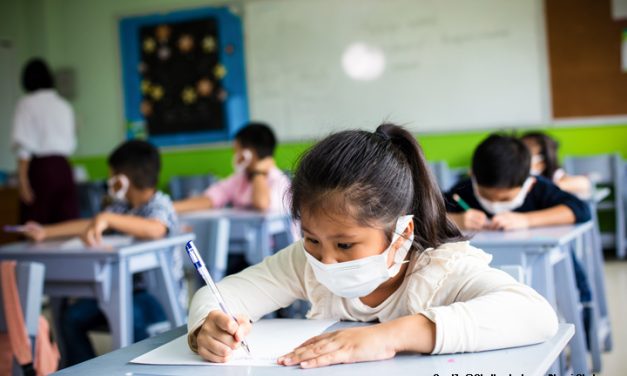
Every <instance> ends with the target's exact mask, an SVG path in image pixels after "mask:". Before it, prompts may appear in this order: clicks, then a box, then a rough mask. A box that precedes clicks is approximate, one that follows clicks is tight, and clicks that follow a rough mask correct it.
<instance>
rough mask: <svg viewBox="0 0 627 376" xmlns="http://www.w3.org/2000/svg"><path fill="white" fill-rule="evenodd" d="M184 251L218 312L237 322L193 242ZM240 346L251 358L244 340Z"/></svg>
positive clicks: (188, 243)
mask: <svg viewBox="0 0 627 376" xmlns="http://www.w3.org/2000/svg"><path fill="white" fill-rule="evenodd" d="M185 250H186V251H187V255H188V256H189V258H190V259H191V260H192V263H193V264H194V268H196V271H197V272H198V274H200V276H201V277H202V279H203V280H204V281H205V283H206V284H207V286H209V289H210V290H211V292H212V293H213V295H214V296H215V298H216V300H217V301H218V305H219V306H220V310H221V311H222V312H224V313H226V314H227V315H229V316H231V317H232V318H233V320H235V322H237V318H236V317H235V315H233V314H232V313H231V311H230V310H229V309H228V307H227V306H226V303H225V302H224V299H223V298H222V294H220V291H219V290H218V286H216V284H215V282H214V281H213V278H211V275H210V274H209V271H208V270H207V267H206V266H205V263H204V262H203V260H202V258H201V257H200V254H199V253H198V249H197V248H196V246H195V245H194V242H193V241H191V240H190V241H189V242H187V244H186V245H185ZM241 345H242V347H243V348H244V350H246V353H248V356H251V353H250V347H249V346H248V343H246V340H244V339H242V342H241Z"/></svg>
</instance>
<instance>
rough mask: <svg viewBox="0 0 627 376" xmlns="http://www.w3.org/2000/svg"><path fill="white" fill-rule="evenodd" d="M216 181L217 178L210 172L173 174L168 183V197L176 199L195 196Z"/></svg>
mask: <svg viewBox="0 0 627 376" xmlns="http://www.w3.org/2000/svg"><path fill="white" fill-rule="evenodd" d="M217 181H218V179H216V177H215V176H213V175H211V174H202V175H189V176H174V177H172V178H171V179H170V182H169V183H168V188H169V190H170V198H171V199H172V201H176V200H182V199H184V198H188V197H192V196H197V195H199V194H201V193H202V192H203V191H204V190H205V189H207V187H209V186H210V185H212V184H214V183H215V182H217Z"/></svg>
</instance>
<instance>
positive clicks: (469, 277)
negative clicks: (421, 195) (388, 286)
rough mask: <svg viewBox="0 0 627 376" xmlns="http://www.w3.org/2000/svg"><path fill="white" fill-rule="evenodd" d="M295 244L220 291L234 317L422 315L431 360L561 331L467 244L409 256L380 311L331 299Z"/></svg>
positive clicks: (203, 309)
mask: <svg viewBox="0 0 627 376" xmlns="http://www.w3.org/2000/svg"><path fill="white" fill-rule="evenodd" d="M303 252H304V251H303V247H302V241H298V242H296V243H294V244H292V245H291V246H289V247H287V248H285V249H283V250H282V251H280V252H278V253H276V254H275V255H273V256H270V257H267V258H266V259H265V260H264V261H263V262H262V263H260V264H257V265H254V266H252V267H249V268H248V269H246V270H244V271H242V272H240V273H238V274H235V275H231V276H229V277H227V278H225V279H224V280H222V281H220V282H219V283H218V288H219V289H220V291H221V293H222V295H223V297H224V299H225V301H226V303H227V305H228V306H229V307H230V308H231V310H232V311H233V312H234V313H235V314H245V315H247V316H249V317H251V318H252V319H253V320H255V321H256V320H258V319H259V318H260V317H262V316H263V315H265V314H267V313H269V312H272V311H274V310H276V309H278V308H281V307H286V306H288V305H289V304H291V303H292V302H293V301H294V300H296V299H304V300H309V301H310V302H311V305H312V307H311V310H310V311H309V313H308V314H307V317H308V318H311V319H335V320H349V321H363V322H368V321H374V320H378V321H381V322H384V321H389V320H393V319H396V318H399V317H402V316H407V315H415V314H423V315H424V316H426V317H427V318H429V319H430V320H431V321H433V322H434V323H435V325H436V343H435V347H434V349H433V353H434V354H441V353H456V352H469V351H482V350H491V349H498V348H506V347H513V346H522V345H528V344H532V343H538V342H542V341H544V340H546V339H548V338H550V337H551V336H553V335H554V334H555V332H556V331H557V316H556V314H555V311H554V310H553V308H552V307H551V306H550V305H549V303H548V302H547V301H546V300H545V299H544V298H543V297H542V296H540V295H539V294H538V293H537V292H535V291H534V290H533V289H531V288H530V287H528V286H525V285H523V284H521V283H518V282H517V281H515V280H514V279H513V278H512V277H510V276H509V275H508V274H506V273H504V272H502V271H500V270H498V269H493V268H491V267H490V266H489V263H490V261H491V260H492V256H490V255H489V254H487V253H485V252H483V251H482V250H480V249H477V248H475V247H473V246H471V245H470V244H469V243H468V242H456V243H448V244H444V245H442V246H440V247H438V248H436V249H432V248H431V249H427V250H426V251H424V252H422V253H420V254H416V253H414V254H412V255H411V259H410V263H409V267H408V269H407V273H406V275H405V279H404V281H403V283H402V285H401V286H400V287H399V288H398V289H397V290H396V291H395V292H394V293H393V294H392V295H391V296H390V297H388V298H387V299H386V300H385V301H384V302H383V303H381V304H379V305H378V306H377V307H369V306H367V305H365V304H363V303H362V302H361V300H359V298H355V299H346V298H342V297H339V296H336V295H334V294H333V293H331V291H329V290H328V289H327V288H326V287H324V286H323V285H321V284H320V283H319V282H318V281H317V280H316V278H315V276H314V273H313V270H312V269H311V266H310V265H309V264H308V263H307V260H306V258H305V255H304V253H303ZM214 309H218V306H217V304H216V302H215V299H214V298H213V296H212V294H211V292H210V290H208V288H207V287H203V288H201V289H200V290H198V291H197V292H196V294H195V295H194V298H193V299H192V303H191V305H190V309H189V321H188V324H187V327H188V333H189V334H190V335H189V343H190V347H191V348H192V350H195V341H194V339H193V336H192V335H191V333H193V332H194V331H195V330H196V329H197V328H198V327H199V326H200V325H202V323H203V321H204V319H205V317H206V316H207V314H208V313H209V312H211V311H212V310H214Z"/></svg>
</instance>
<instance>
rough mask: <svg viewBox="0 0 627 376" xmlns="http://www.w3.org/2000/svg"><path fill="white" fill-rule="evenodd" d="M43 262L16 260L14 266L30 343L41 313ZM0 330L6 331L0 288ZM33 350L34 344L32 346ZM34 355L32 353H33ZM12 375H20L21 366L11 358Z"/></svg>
mask: <svg viewBox="0 0 627 376" xmlns="http://www.w3.org/2000/svg"><path fill="white" fill-rule="evenodd" d="M44 272H45V268H44V266H43V264H41V263H38V262H18V263H17V266H16V268H15V277H16V280H17V281H16V284H17V288H18V293H19V299H20V304H21V306H22V313H23V316H24V323H25V324H26V331H27V332H28V336H29V337H30V340H31V343H32V344H33V345H34V344H35V338H36V336H37V330H38V327H39V316H40V315H41V301H42V297H43V288H44ZM0 332H1V333H7V323H6V319H5V314H4V303H3V296H2V289H0ZM33 350H34V346H33ZM33 356H34V353H33ZM12 370H13V371H12V372H13V373H12V375H14V376H17V375H22V374H23V373H22V367H21V366H20V365H19V364H18V363H17V361H16V360H15V358H14V359H13V368H12Z"/></svg>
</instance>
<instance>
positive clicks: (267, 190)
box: [251, 157, 275, 211]
mask: <svg viewBox="0 0 627 376" xmlns="http://www.w3.org/2000/svg"><path fill="white" fill-rule="evenodd" d="M274 166H275V164H274V159H272V158H271V157H266V158H264V159H262V160H260V161H259V162H257V163H256V164H255V166H254V167H253V174H254V175H253V177H252V181H251V185H252V191H253V194H252V205H253V208H255V209H257V210H260V211H265V210H268V209H269V208H270V197H271V194H272V192H271V189H272V188H271V187H270V181H269V178H268V174H269V173H270V170H271V169H272V168H274Z"/></svg>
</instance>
